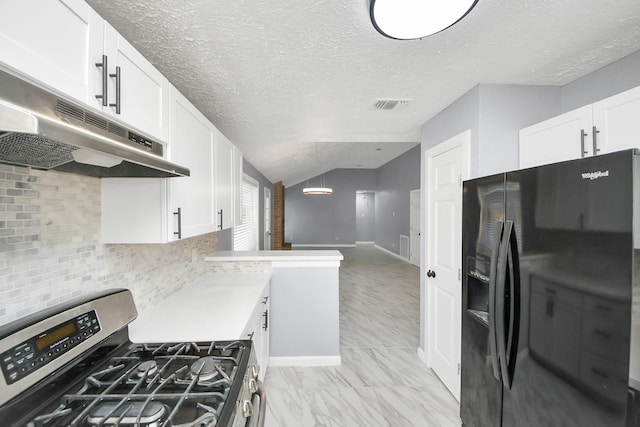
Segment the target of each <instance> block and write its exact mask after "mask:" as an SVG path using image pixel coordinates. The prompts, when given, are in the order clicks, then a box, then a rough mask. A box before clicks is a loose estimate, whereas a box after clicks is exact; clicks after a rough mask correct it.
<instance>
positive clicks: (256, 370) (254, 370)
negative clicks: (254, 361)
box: [251, 365, 260, 378]
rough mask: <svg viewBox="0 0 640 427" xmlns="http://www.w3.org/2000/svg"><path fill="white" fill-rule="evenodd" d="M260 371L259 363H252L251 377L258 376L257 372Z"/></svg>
mask: <svg viewBox="0 0 640 427" xmlns="http://www.w3.org/2000/svg"><path fill="white" fill-rule="evenodd" d="M259 373H260V365H252V366H251V376H252V377H253V378H258V374H259Z"/></svg>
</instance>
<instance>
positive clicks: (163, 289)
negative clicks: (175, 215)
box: [0, 164, 217, 324]
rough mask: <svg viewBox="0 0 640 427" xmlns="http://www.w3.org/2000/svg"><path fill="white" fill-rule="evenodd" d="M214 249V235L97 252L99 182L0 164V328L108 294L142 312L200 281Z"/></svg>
mask: <svg viewBox="0 0 640 427" xmlns="http://www.w3.org/2000/svg"><path fill="white" fill-rule="evenodd" d="M216 249H217V236H216V233H211V234H207V235H204V236H199V237H194V238H190V239H184V240H180V241H177V242H172V243H168V244H158V245H101V244H100V180H99V179H98V178H91V177H85V176H81V175H74V174H67V173H60V172H53V171H39V170H31V169H29V168H22V167H14V166H7V165H2V164H0V324H5V323H8V322H11V321H13V320H15V319H17V318H19V317H23V316H25V315H27V314H29V313H33V312H35V311H39V310H41V309H43V308H46V307H48V306H51V305H55V304H57V303H59V302H62V301H66V300H68V299H71V298H73V297H76V296H80V295H85V294H89V293H92V292H95V291H97V290H102V289H108V288H113V287H123V288H129V289H131V290H132V292H133V295H134V298H135V301H136V306H137V307H138V311H143V310H144V309H145V308H146V307H148V306H150V305H153V304H154V303H156V302H159V301H161V300H162V299H164V298H165V297H166V296H168V295H170V294H171V293H173V292H175V291H176V290H178V289H180V288H181V287H183V286H184V285H185V284H187V283H189V282H190V281H192V280H193V279H195V278H196V277H198V276H199V275H201V274H202V273H203V272H204V271H205V263H204V261H203V257H204V256H205V255H206V254H209V253H211V252H213V251H215V250H216Z"/></svg>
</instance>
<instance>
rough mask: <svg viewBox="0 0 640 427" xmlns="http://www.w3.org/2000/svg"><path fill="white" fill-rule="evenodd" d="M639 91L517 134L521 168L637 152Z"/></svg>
mask: <svg viewBox="0 0 640 427" xmlns="http://www.w3.org/2000/svg"><path fill="white" fill-rule="evenodd" d="M638 117H640V87H636V88H633V89H630V90H627V91H625V92H622V93H619V94H617V95H614V96H611V97H609V98H605V99H603V100H601V101H598V102H596V103H593V104H589V105H586V106H584V107H581V108H578V109H576V110H572V111H569V112H567V113H565V114H561V115H559V116H556V117H553V118H551V119H549V120H545V121H543V122H540V123H537V124H535V125H532V126H529V127H527V128H524V129H521V130H520V167H521V168H526V167H533V166H539V165H543V164H549V163H554V162H560V161H564V160H572V159H579V158H581V157H589V156H594V155H598V154H604V153H611V152H614V151H619V150H624V149H627V148H640V142H639V141H640V140H638V138H636V136H635V129H634V126H635V121H636V120H637V118H638Z"/></svg>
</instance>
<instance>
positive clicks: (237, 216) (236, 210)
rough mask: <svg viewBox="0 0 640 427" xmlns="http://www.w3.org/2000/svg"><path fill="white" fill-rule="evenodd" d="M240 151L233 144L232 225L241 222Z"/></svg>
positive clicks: (241, 169)
mask: <svg viewBox="0 0 640 427" xmlns="http://www.w3.org/2000/svg"><path fill="white" fill-rule="evenodd" d="M242 173H243V168H242V151H240V149H239V148H238V147H236V146H235V145H234V146H233V225H234V227H235V226H238V225H240V224H242Z"/></svg>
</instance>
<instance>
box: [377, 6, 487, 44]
mask: <svg viewBox="0 0 640 427" xmlns="http://www.w3.org/2000/svg"><path fill="white" fill-rule="evenodd" d="M477 2H478V0H371V3H370V5H369V15H370V17H371V22H372V23H373V26H374V27H375V29H376V30H378V32H379V33H380V34H382V35H384V36H387V37H389V38H392V39H398V40H413V39H421V38H423V37H427V36H430V35H432V34H435V33H438V32H440V31H442V30H445V29H447V28H449V27H451V26H452V25H454V24H455V23H457V22H458V21H460V20H461V19H462V18H464V17H465V16H466V15H467V14H468V13H469V12H471V9H473V8H474V6H475V5H476V3H477Z"/></svg>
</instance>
